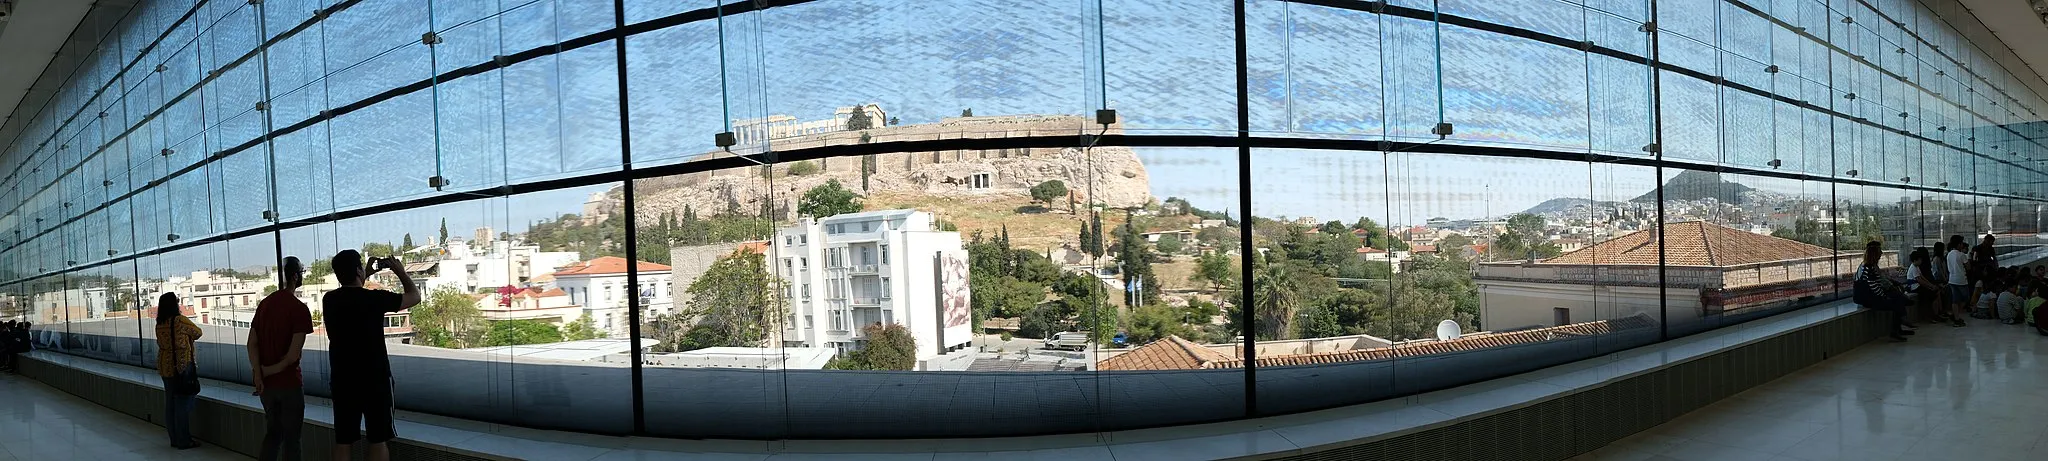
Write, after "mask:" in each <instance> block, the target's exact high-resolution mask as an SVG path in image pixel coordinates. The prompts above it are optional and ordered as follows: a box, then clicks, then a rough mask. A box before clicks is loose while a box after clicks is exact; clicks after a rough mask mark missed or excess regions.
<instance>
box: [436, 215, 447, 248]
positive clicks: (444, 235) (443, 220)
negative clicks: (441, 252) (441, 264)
mask: <svg viewBox="0 0 2048 461" xmlns="http://www.w3.org/2000/svg"><path fill="white" fill-rule="evenodd" d="M437 243H440V244H441V247H442V248H447V247H448V218H441V240H438V241H437Z"/></svg>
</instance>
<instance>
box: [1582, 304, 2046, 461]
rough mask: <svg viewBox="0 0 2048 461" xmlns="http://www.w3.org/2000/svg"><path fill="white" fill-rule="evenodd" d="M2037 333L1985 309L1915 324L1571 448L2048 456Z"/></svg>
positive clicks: (1694, 456) (1677, 453) (1986, 459)
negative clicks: (1978, 316)
mask: <svg viewBox="0 0 2048 461" xmlns="http://www.w3.org/2000/svg"><path fill="white" fill-rule="evenodd" d="M2044 345H2048V337H2043V336H2040V335H2037V334H2035V333H2034V330H2033V328H2029V327H2024V326H2008V325H2000V324H1998V323H1997V322H1995V321H1993V322H1986V321H1982V320H1972V323H1971V324H1970V325H1969V326H1965V327H1962V328H1953V327H1948V326H1937V325H1928V326H1922V327H1921V328H1920V332H1919V334H1918V335H1915V336H1913V337H1912V339H1911V340H1910V341H1908V342H1905V343H1898V344H1893V343H1887V342H1884V341H1881V340H1880V341H1875V342H1871V343H1869V344H1865V345H1863V346H1862V347H1858V348H1856V349H1854V350H1851V351H1849V352H1848V353H1846V354H1842V355H1841V356H1839V357H1834V358H1831V359H1828V360H1826V361H1823V362H1821V363H1819V364H1815V365H1814V366H1811V367H1808V368H1806V369H1803V370H1800V371H1798V372H1795V373H1793V374H1790V375H1787V376H1785V377H1783V378H1779V379H1777V380H1775V381H1772V382H1769V383H1765V384H1764V385H1762V386H1758V387H1756V388H1753V389H1750V390H1748V391H1746V392H1743V393H1741V394H1737V395H1735V396H1733V397H1729V398H1727V399H1724V400H1722V401H1720V402H1715V403H1714V404H1713V405H1709V406H1707V407H1705V408H1701V409H1699V410H1696V411H1693V412H1692V413H1688V414H1686V415H1684V416H1681V417H1679V418H1678V419H1674V420H1672V421H1670V422H1667V423H1665V424H1663V425H1660V426H1657V427H1654V428H1651V429H1649V430H1646V431H1643V432H1640V433H1637V434H1635V435H1633V436H1630V437H1628V438H1626V439H1622V440H1620V441H1616V442H1614V443H1613V444H1609V445H1608V446H1606V447H1603V448H1601V449H1599V450H1597V451H1594V452H1592V453H1588V454H1586V455H1583V456H1580V457H1578V458H1575V459H1587V460H1805V461H1825V460H1837V459H1839V460H1869V461H1883V460H1928V459H1956V460H1964V459H1967V460H1983V461H2000V460H2016V461H2017V460H2039V459H2048V360H2044V358H2043V354H2048V346H2044Z"/></svg>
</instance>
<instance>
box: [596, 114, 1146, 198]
mask: <svg viewBox="0 0 2048 461" xmlns="http://www.w3.org/2000/svg"><path fill="white" fill-rule="evenodd" d="M977 119H989V120H993V121H997V122H1002V124H1001V125H1000V126H1003V127H1005V128H1006V130H1005V131H1002V132H996V133H993V134H995V135H1001V134H1004V133H1011V134H1018V133H1020V132H1021V133H1029V134H1033V135H1037V134H1042V133H1040V132H1038V131H1042V130H1039V129H1035V128H1039V127H1040V126H1042V125H1048V124H1049V125H1053V126H1054V127H1056V128H1054V129H1055V130H1057V129H1061V128H1064V129H1072V127H1075V126H1078V124H1076V123H1074V120H1072V119H1071V118H1069V117H1031V118H1029V119H1028V120H1023V121H1020V120H1018V118H1014V117H977ZM968 121H970V122H971V121H974V120H968ZM948 122H949V123H946V124H933V125H922V126H918V125H913V126H903V127H884V128H878V129H874V130H868V133H869V137H870V138H871V140H872V141H873V142H881V141H894V140H899V139H917V138H925V137H927V136H932V135H933V134H932V133H934V132H935V131H941V130H944V129H946V128H948V127H952V128H955V129H964V130H974V131H971V132H968V133H966V135H967V136H976V137H984V136H989V135H991V134H992V133H991V132H990V131H988V130H986V129H985V127H988V126H995V125H993V124H988V123H982V124H973V123H960V122H961V120H959V119H955V120H948ZM1019 125H1022V128H1021V131H1020V128H1018V126H1019ZM858 136H859V133H856V132H841V133H831V134H827V135H815V136H807V137H805V139H801V140H798V141H802V144H838V143H840V142H847V143H852V142H859V138H858ZM782 144H783V145H784V146H789V145H792V144H798V143H796V142H788V143H782ZM862 161H863V159H862V158H860V157H840V158H829V159H823V160H812V161H810V162H812V163H813V164H815V165H816V166H819V167H820V168H819V170H820V171H819V172H817V173H814V174H807V175H801V176H796V175H791V174H790V173H789V167H790V166H791V165H792V164H791V163H783V164H777V165H774V166H772V167H751V168H736V169H729V170H721V171H710V172H701V173H691V174H684V175H676V176H668V177H661V178H650V179H645V180H641V181H639V182H636V183H634V188H635V190H636V192H637V193H638V196H637V197H636V199H637V204H638V205H639V213H640V217H641V218H642V219H650V218H653V217H656V216H659V215H661V214H663V213H668V212H672V211H673V212H680V211H681V210H682V209H683V208H684V207H685V206H688V207H689V208H691V209H692V210H695V211H696V212H697V214H698V215H700V216H712V215H717V214H721V213H725V212H727V211H728V210H737V211H738V212H740V213H747V214H752V213H758V212H759V210H761V209H763V206H762V203H763V201H769V202H771V203H773V204H774V206H775V209H776V210H777V212H778V213H780V214H781V216H779V218H782V219H790V218H793V217H794V216H793V214H794V213H795V210H794V209H795V207H796V202H797V200H798V199H799V198H800V197H802V196H803V193H804V192H805V191H808V190H810V189H811V188H813V187H817V186H819V185H823V184H825V183H826V182H828V181H831V180H834V179H837V180H839V182H840V184H842V185H844V186H845V187H846V188H848V189H850V190H853V191H855V192H857V193H860V194H862V195H873V194H875V193H889V194H913V195H914V194H925V195H947V196H958V195H985V194H1011V195H1016V196H1028V195H1029V193H1030V192H1029V190H1030V188H1031V187H1032V186H1035V185H1038V184H1039V183H1042V182H1045V181H1047V180H1054V179H1057V180H1060V181H1063V182H1066V184H1067V187H1068V189H1070V190H1072V191H1073V193H1074V194H1075V198H1076V200H1078V201H1080V202H1081V203H1087V202H1088V201H1090V200H1091V199H1092V201H1094V202H1099V203H1102V204H1105V205H1107V206H1110V207H1129V206H1140V205H1143V204H1145V203H1146V202H1148V201H1150V200H1151V199H1152V196H1151V185H1150V182H1149V179H1148V177H1147V175H1146V172H1145V165H1144V164H1143V163H1142V162H1141V161H1140V160H1139V159H1138V156H1137V154H1136V153H1135V152H1132V151H1131V149H1129V148H1126V147H1096V148H1093V149H1086V150H1084V149H1080V148H1032V149H1006V150H986V151H974V150H962V151H943V152H900V153H890V154H879V155H875V156H874V165H875V172H874V173H872V174H871V175H870V177H869V178H868V180H867V187H866V188H863V187H862V185H861V172H860V170H861V168H860V165H861V163H862ZM763 168H767V169H768V172H767V173H766V174H765V175H764V173H763ZM981 175H986V176H981ZM1090 186H1092V189H1091V187H1090ZM619 200H620V197H619V191H616V190H614V191H613V192H612V193H610V194H607V199H606V200H605V203H603V204H601V205H600V206H599V207H598V208H599V209H602V210H607V211H615V210H618V209H619V207H618V202H619Z"/></svg>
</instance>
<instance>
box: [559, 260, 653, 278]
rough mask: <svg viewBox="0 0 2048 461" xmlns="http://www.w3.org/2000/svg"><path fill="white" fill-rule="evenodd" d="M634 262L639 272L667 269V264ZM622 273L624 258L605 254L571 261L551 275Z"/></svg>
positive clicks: (623, 270)
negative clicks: (589, 258)
mask: <svg viewBox="0 0 2048 461" xmlns="http://www.w3.org/2000/svg"><path fill="white" fill-rule="evenodd" d="M634 262H636V263H639V265H638V266H639V267H638V269H637V270H639V271H640V272H653V271H667V270H669V267H668V266H664V265H660V264H655V263H651V262H647V261H634ZM624 273H626V258H621V257H617V256H605V257H601V258H597V259H592V260H589V261H584V262H579V263H572V264H569V265H567V266H562V269H561V270H557V271H555V273H554V274H553V275H554V276H555V277H561V276H564V275H604V274H624Z"/></svg>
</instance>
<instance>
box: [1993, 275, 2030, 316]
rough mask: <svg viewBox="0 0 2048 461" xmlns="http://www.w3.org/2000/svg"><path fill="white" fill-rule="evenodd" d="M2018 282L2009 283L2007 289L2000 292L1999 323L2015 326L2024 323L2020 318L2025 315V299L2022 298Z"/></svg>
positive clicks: (2006, 285)
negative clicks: (2023, 310) (2023, 304)
mask: <svg viewBox="0 0 2048 461" xmlns="http://www.w3.org/2000/svg"><path fill="white" fill-rule="evenodd" d="M2018 282H2019V281H2018V280H2012V281H2009V282H2008V283H2006V284H2005V289H2004V290H1999V292H1998V321H1999V322H2000V323H2004V324H2006V325H2014V324H2018V323H2020V322H2021V321H2022V319H2021V318H2020V316H2021V315H2022V314H2023V312H2022V305H2021V300H2023V299H2025V298H2021V297H2020V283H2018Z"/></svg>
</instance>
